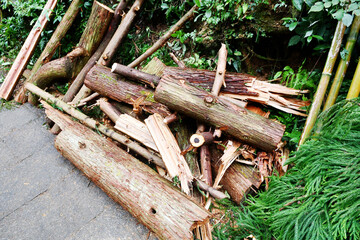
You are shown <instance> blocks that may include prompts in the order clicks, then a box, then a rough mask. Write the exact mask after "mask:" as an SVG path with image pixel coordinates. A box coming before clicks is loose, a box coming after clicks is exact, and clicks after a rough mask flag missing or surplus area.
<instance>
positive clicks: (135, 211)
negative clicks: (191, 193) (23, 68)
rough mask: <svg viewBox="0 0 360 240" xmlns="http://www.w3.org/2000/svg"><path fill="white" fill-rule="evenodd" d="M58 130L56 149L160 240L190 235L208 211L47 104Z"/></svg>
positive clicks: (191, 237)
mask: <svg viewBox="0 0 360 240" xmlns="http://www.w3.org/2000/svg"><path fill="white" fill-rule="evenodd" d="M46 113H47V115H48V116H49V117H50V118H51V119H52V120H53V121H54V122H55V123H57V124H58V125H59V126H60V127H61V128H62V130H63V131H62V132H61V133H60V134H59V135H58V136H57V137H56V140H55V147H56V148H57V149H58V150H59V152H61V154H62V155H63V156H64V157H65V158H67V159H68V160H69V161H71V162H72V163H73V164H74V165H75V166H76V167H77V168H79V169H80V170H81V171H82V172H83V173H84V174H85V176H87V177H88V178H89V179H90V180H91V181H93V182H94V183H95V184H96V185H97V186H99V187H100V188H101V189H102V190H103V191H104V192H105V193H106V194H108V195H109V196H110V197H111V198H112V199H113V200H114V201H116V202H117V203H119V204H121V205H122V206H123V207H124V208H125V209H126V210H127V211H129V212H130V213H131V214H132V215H133V216H134V217H136V218H137V219H138V220H139V222H141V223H143V224H144V225H145V226H146V227H148V228H149V229H150V230H151V231H153V232H154V233H155V234H156V235H157V237H158V238H159V239H166V240H178V239H189V240H190V239H193V234H192V230H193V229H194V228H196V227H197V226H202V225H204V224H206V223H207V222H208V221H209V218H210V213H209V212H208V211H206V210H205V209H204V208H203V207H201V206H199V205H198V204H196V203H195V202H193V201H192V200H190V198H188V197H187V196H186V195H185V194H183V193H181V192H180V191H179V190H178V189H176V188H175V187H174V186H172V184H171V183H170V182H169V181H167V180H165V179H164V178H162V177H161V176H159V175H158V174H157V173H156V172H155V171H154V170H152V169H151V168H150V167H149V166H147V165H146V164H144V163H142V162H140V161H139V160H137V159H136V158H134V157H133V156H131V155H130V154H128V153H127V152H126V151H124V150H122V149H120V148H119V147H117V146H116V144H115V143H114V142H112V141H109V140H107V139H104V138H102V137H101V136H99V135H98V134H97V133H96V132H94V131H92V130H90V129H89V128H87V127H85V126H83V125H81V124H80V123H78V122H75V121H72V120H71V119H70V117H68V116H65V115H64V114H63V113H61V112H59V111H57V110H55V109H53V108H52V107H50V106H48V108H47V110H46Z"/></svg>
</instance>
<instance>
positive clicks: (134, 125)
mask: <svg viewBox="0 0 360 240" xmlns="http://www.w3.org/2000/svg"><path fill="white" fill-rule="evenodd" d="M115 129H116V130H118V131H120V132H122V133H125V134H126V135H128V136H129V137H131V138H133V139H135V140H136V141H138V142H140V143H142V144H144V145H145V146H147V147H149V148H151V149H152V150H154V151H156V152H158V151H159V150H158V148H157V147H156V144H155V142H154V140H153V138H152V136H151V134H150V132H149V129H148V128H147V127H146V125H145V123H143V122H141V121H139V120H137V119H136V118H134V117H132V116H130V115H128V114H121V115H120V116H119V117H118V119H117V120H116V124H115Z"/></svg>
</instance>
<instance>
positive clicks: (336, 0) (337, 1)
mask: <svg viewBox="0 0 360 240" xmlns="http://www.w3.org/2000/svg"><path fill="white" fill-rule="evenodd" d="M339 2H340V1H339V0H332V4H333V5H338V4H339Z"/></svg>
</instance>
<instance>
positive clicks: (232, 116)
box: [155, 75, 285, 151]
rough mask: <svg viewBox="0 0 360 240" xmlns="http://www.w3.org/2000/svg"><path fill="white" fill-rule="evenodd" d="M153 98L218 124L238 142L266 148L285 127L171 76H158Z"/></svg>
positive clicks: (275, 140) (278, 141)
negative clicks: (159, 79)
mask: <svg viewBox="0 0 360 240" xmlns="http://www.w3.org/2000/svg"><path fill="white" fill-rule="evenodd" d="M155 100H156V101H158V102H160V103H163V104H165V105H166V106H168V107H169V108H171V109H173V110H175V111H178V112H181V113H183V114H185V115H189V116H191V117H193V118H195V119H199V120H200V121H203V122H207V123H209V124H212V125H215V126H216V127H222V128H223V129H225V130H224V131H225V132H227V133H229V134H231V135H233V136H234V137H236V138H238V139H240V140H241V141H243V142H245V143H249V144H250V145H252V146H256V147H258V148H260V149H264V150H267V151H271V150H273V149H275V148H276V147H277V145H278V144H279V143H280V142H281V138H282V136H283V133H284V130H285V126H284V125H282V124H280V123H278V122H275V121H273V120H270V119H266V118H264V117H262V116H259V115H257V114H255V113H252V112H250V111H247V110H246V109H245V108H242V107H239V106H236V105H234V104H232V103H230V102H229V101H226V100H225V99H223V98H222V97H216V96H213V95H211V94H209V93H208V92H206V91H204V90H202V89H199V88H196V87H194V86H192V85H190V84H189V83H187V82H186V81H184V80H183V79H182V78H179V79H177V78H175V76H169V75H165V76H163V77H162V79H161V81H160V83H159V85H158V86H157V88H156V91H155Z"/></svg>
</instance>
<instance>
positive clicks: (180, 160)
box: [145, 113, 194, 194]
mask: <svg viewBox="0 0 360 240" xmlns="http://www.w3.org/2000/svg"><path fill="white" fill-rule="evenodd" d="M145 124H146V126H147V127H148V129H149V131H150V134H151V136H152V138H153V139H154V142H155V144H156V146H157V148H158V149H159V152H160V154H161V156H162V159H163V161H164V163H165V166H166V170H167V172H168V173H169V175H170V177H171V178H175V177H178V179H179V181H180V184H181V190H182V191H183V192H185V193H186V194H189V193H190V188H189V184H190V183H191V182H192V180H193V178H194V177H193V176H192V173H191V171H190V168H189V166H188V165H187V163H186V160H185V158H184V156H183V155H181V150H180V148H179V145H178V144H177V142H176V139H175V137H174V136H173V134H172V133H171V130H170V129H169V127H168V126H167V125H166V124H165V123H164V119H163V118H162V117H161V116H160V115H159V114H156V113H155V114H153V115H151V116H150V117H148V118H147V119H146V120H145Z"/></svg>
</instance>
